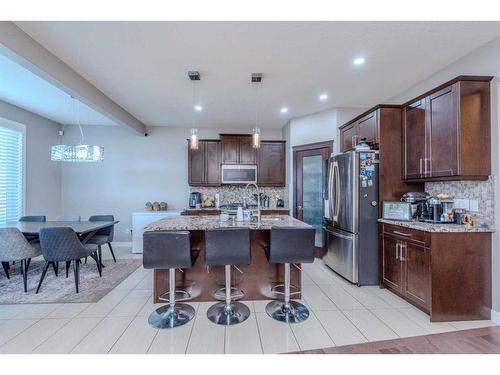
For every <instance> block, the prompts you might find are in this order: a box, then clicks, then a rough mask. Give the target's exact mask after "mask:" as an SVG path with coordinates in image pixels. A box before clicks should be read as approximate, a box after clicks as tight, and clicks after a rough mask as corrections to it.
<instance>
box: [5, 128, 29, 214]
mask: <svg viewBox="0 0 500 375" xmlns="http://www.w3.org/2000/svg"><path fill="white" fill-rule="evenodd" d="M24 138H25V129H24V126H23V125H19V124H15V123H11V122H10V121H6V120H2V119H0V223H5V222H7V221H17V220H18V219H19V217H20V216H21V215H22V214H23V211H24Z"/></svg>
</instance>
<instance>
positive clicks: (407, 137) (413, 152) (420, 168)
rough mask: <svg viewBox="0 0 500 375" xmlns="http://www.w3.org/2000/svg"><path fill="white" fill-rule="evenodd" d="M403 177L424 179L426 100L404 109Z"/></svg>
mask: <svg viewBox="0 0 500 375" xmlns="http://www.w3.org/2000/svg"><path fill="white" fill-rule="evenodd" d="M403 111H404V128H403V137H404V139H403V148H404V164H403V177H404V178H405V179H415V178H422V177H424V170H425V165H424V164H425V162H426V127H425V100H424V99H422V100H419V101H417V102H415V103H412V104H410V105H409V106H407V107H405V108H404V109H403Z"/></svg>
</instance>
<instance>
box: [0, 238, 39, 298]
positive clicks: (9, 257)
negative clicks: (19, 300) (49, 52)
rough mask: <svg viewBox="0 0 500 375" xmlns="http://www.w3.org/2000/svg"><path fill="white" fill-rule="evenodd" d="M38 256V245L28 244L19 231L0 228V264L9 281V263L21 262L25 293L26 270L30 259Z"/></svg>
mask: <svg viewBox="0 0 500 375" xmlns="http://www.w3.org/2000/svg"><path fill="white" fill-rule="evenodd" d="M40 254H41V250H40V245H39V244H37V243H29V242H28V240H27V239H26V238H25V237H24V235H23V233H22V232H21V231H20V230H19V229H17V228H0V262H1V263H2V266H3V269H4V271H5V274H6V275H7V278H8V279H10V275H9V262H15V261H21V273H22V275H23V284H24V292H25V293H26V292H27V291H28V268H29V265H30V261H31V258H35V257H37V256H39V255H40Z"/></svg>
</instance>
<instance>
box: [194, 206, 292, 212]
mask: <svg viewBox="0 0 500 375" xmlns="http://www.w3.org/2000/svg"><path fill="white" fill-rule="evenodd" d="M220 210H222V209H221V208H215V207H202V208H186V209H185V211H220ZM260 210H261V211H290V209H289V208H286V207H275V208H271V207H261V208H260ZM252 211H257V208H252Z"/></svg>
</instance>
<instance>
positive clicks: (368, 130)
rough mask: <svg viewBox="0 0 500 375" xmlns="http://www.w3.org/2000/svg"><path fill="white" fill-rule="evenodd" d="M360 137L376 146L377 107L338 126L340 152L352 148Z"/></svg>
mask: <svg viewBox="0 0 500 375" xmlns="http://www.w3.org/2000/svg"><path fill="white" fill-rule="evenodd" d="M361 138H365V140H366V142H368V143H369V144H370V145H372V146H373V147H374V148H377V146H378V143H379V134H378V107H376V108H375V109H372V110H370V111H369V112H365V113H363V114H362V115H361V116H358V117H356V118H355V119H353V120H351V121H349V122H348V123H347V124H345V125H343V126H341V127H340V148H341V151H342V152H345V151H349V150H352V149H353V148H354V146H356V145H357V144H358V143H359V141H360V140H361Z"/></svg>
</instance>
